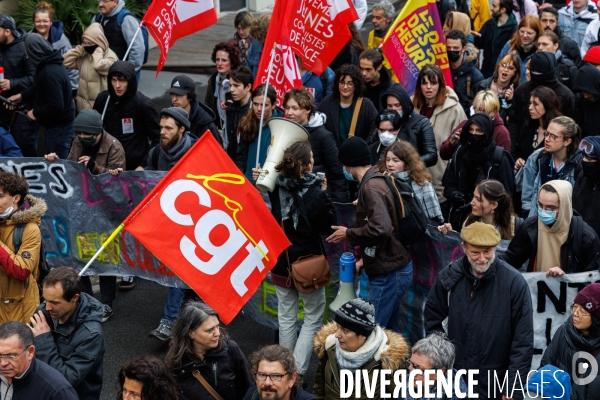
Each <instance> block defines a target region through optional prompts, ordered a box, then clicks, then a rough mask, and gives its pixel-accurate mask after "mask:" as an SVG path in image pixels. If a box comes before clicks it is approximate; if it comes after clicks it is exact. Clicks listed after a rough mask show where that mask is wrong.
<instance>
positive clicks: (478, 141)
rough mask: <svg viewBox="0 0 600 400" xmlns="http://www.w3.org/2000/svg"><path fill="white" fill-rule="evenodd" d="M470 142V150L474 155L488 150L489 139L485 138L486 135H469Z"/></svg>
mask: <svg viewBox="0 0 600 400" xmlns="http://www.w3.org/2000/svg"><path fill="white" fill-rule="evenodd" d="M468 142H469V148H470V149H471V150H472V151H473V152H474V153H479V152H480V151H482V150H484V149H485V148H486V144H487V138H486V137H485V135H473V134H472V133H469V140H468Z"/></svg>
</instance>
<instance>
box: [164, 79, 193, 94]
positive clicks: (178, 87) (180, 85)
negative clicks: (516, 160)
mask: <svg viewBox="0 0 600 400" xmlns="http://www.w3.org/2000/svg"><path fill="white" fill-rule="evenodd" d="M195 91H196V84H195V83H194V80H193V79H192V78H190V77H189V76H186V75H177V76H176V77H175V78H173V80H172V81H171V88H169V90H167V93H174V94H176V95H179V96H183V95H186V94H187V93H189V92H195Z"/></svg>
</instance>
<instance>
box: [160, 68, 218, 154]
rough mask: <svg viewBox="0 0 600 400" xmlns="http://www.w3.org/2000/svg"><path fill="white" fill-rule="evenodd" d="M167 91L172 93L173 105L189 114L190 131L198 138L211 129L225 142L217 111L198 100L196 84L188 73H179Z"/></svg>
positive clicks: (216, 137) (215, 135)
mask: <svg viewBox="0 0 600 400" xmlns="http://www.w3.org/2000/svg"><path fill="white" fill-rule="evenodd" d="M167 92H168V93H169V94H170V95H171V104H172V105H173V107H180V108H183V109H184V110H185V112H186V113H187V114H188V115H189V118H188V120H189V122H190V128H189V131H190V133H191V134H192V135H193V136H196V137H197V138H198V139H199V138H200V136H202V135H203V134H204V132H206V130H207V129H208V130H210V131H211V132H212V134H213V136H214V137H215V139H217V141H218V142H219V144H223V140H222V139H221V135H219V130H218V129H217V125H215V113H214V112H213V110H211V109H210V108H209V107H207V106H205V105H204V104H202V103H200V102H199V101H198V100H196V84H195V83H194V81H193V80H192V78H190V77H189V76H186V75H177V76H176V77H175V78H173V80H172V81H171V87H170V88H169V90H167Z"/></svg>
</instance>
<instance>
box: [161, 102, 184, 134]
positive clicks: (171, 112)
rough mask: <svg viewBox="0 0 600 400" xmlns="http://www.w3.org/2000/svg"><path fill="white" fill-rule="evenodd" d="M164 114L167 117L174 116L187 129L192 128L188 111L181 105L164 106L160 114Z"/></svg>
mask: <svg viewBox="0 0 600 400" xmlns="http://www.w3.org/2000/svg"><path fill="white" fill-rule="evenodd" d="M163 115H165V116H167V117H171V118H173V119H174V120H175V121H177V122H179V123H180V124H181V125H183V126H185V129H186V130H188V129H190V126H191V125H190V120H189V119H188V118H189V117H188V113H187V111H185V110H184V109H183V108H179V107H169V108H163V109H162V111H161V112H160V116H161V117H162V116H163Z"/></svg>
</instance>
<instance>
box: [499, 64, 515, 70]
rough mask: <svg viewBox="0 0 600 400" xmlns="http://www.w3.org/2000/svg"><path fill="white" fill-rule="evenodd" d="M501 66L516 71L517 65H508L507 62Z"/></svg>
mask: <svg viewBox="0 0 600 400" xmlns="http://www.w3.org/2000/svg"><path fill="white" fill-rule="evenodd" d="M500 66H501V67H502V68H504V69H507V70H509V71H516V68H515V67H513V66H512V65H508V64H507V63H502V64H500Z"/></svg>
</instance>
